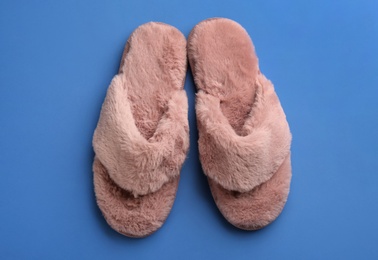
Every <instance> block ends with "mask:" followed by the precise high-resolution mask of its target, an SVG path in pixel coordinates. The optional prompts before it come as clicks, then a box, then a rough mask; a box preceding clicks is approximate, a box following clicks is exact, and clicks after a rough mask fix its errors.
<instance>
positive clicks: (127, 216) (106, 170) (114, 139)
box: [93, 22, 189, 237]
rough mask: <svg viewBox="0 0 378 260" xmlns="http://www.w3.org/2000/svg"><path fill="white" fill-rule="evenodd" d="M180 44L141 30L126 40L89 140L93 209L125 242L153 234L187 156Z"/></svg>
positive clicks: (166, 32) (148, 28) (154, 29)
mask: <svg viewBox="0 0 378 260" xmlns="http://www.w3.org/2000/svg"><path fill="white" fill-rule="evenodd" d="M186 64H187V62H186V40H185V38H184V36H183V35H182V34H181V33H180V32H179V31H178V30H177V29H175V28H174V27H172V26H169V25H165V24H162V23H152V22H151V23H147V24H144V25H142V26H140V27H139V28H137V29H136V30H135V31H134V32H133V34H132V35H131V37H130V38H129V40H128V43H127V45H126V47H125V51H124V55H123V57H122V62H121V66H120V70H119V74H118V75H116V76H115V77H114V78H113V80H112V82H111V84H110V86H109V89H108V92H107V95H106V98H105V101H104V104H103V106H102V109H101V115H100V119H99V122H98V125H97V128H96V130H95V133H94V136H93V147H94V150H95V153H96V158H95V161H94V165H93V170H94V183H95V192H96V198H97V203H98V205H99V207H100V209H101V210H102V212H103V215H104V217H105V218H106V220H107V222H108V223H109V225H110V226H111V227H113V229H115V230H116V231H118V232H120V233H122V234H125V235H127V236H131V237H143V236H146V235H149V234H151V233H153V232H154V231H156V230H157V229H158V228H159V227H160V226H161V225H162V224H163V223H164V221H165V219H166V217H167V216H168V214H169V212H170V209H171V207H172V205H173V201H174V198H175V196H176V195H175V194H176V190H177V186H178V179H179V174H180V170H181V166H182V164H183V162H184V160H185V158H186V154H187V151H188V148H189V127H188V119H187V115H188V104H187V97H186V93H185V91H184V90H183V85H184V79H185V73H186V67H187V65H186Z"/></svg>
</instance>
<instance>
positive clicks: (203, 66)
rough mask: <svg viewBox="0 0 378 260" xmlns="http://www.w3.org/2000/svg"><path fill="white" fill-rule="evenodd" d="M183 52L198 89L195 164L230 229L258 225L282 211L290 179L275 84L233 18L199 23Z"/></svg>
mask: <svg viewBox="0 0 378 260" xmlns="http://www.w3.org/2000/svg"><path fill="white" fill-rule="evenodd" d="M188 55H189V61H190V64H191V68H192V71H193V74H194V79H195V83H196V86H197V88H198V93H197V98H196V113H197V122H198V128H199V141H198V142H199V151H200V159H201V164H202V168H203V170H204V173H205V174H206V175H207V177H208V180H209V183H210V188H211V190H212V193H213V196H214V199H215V202H216V204H217V205H218V208H219V209H220V211H221V212H222V214H223V215H224V216H225V218H226V219H227V220H228V221H229V222H230V223H232V224H233V225H235V226H237V227H239V228H242V229H248V230H249V229H258V228H261V227H264V226H266V225H267V224H269V223H270V222H272V221H273V220H274V219H275V218H276V217H277V216H278V215H279V213H280V212H281V210H282V208H283V206H284V204H285V202H286V199H287V195H288V192H289V187H290V179H291V168H290V144H291V133H290V130H289V126H288V123H287V121H286V116H285V113H284V111H283V109H282V107H281V104H280V102H279V99H278V97H277V95H276V93H275V91H274V87H273V85H272V83H271V82H270V81H269V80H267V79H266V78H265V76H264V75H263V74H262V73H261V72H260V70H259V68H258V59H257V56H256V54H255V51H254V46H253V44H252V41H251V39H250V37H249V36H248V33H247V32H246V31H245V30H244V28H243V27H241V26H240V25H239V24H237V23H236V22H234V21H231V20H228V19H219V18H218V19H209V20H206V21H203V22H201V23H199V24H198V25H197V26H196V27H195V28H194V29H193V31H192V32H191V35H190V37H189V41H188Z"/></svg>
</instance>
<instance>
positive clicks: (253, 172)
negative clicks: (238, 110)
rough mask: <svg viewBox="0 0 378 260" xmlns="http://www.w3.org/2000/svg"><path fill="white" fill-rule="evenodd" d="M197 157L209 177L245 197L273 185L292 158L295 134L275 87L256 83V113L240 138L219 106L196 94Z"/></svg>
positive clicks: (259, 80)
mask: <svg viewBox="0 0 378 260" xmlns="http://www.w3.org/2000/svg"><path fill="white" fill-rule="evenodd" d="M196 102H197V104H196V110H197V116H198V118H197V120H198V125H199V128H200V131H199V134H200V137H199V151H200V155H201V163H202V167H203V169H204V172H205V174H206V175H207V176H208V177H209V178H211V179H212V180H214V181H215V182H217V183H218V184H219V185H221V186H222V187H223V188H225V189H228V190H234V191H238V192H247V191H250V190H252V189H253V188H255V187H256V186H258V185H259V184H261V183H263V182H266V181H267V180H269V179H270V178H271V177H272V175H273V174H274V173H275V172H276V171H277V169H278V167H279V166H280V165H281V164H282V162H283V161H284V159H285V158H286V156H287V155H288V154H289V150H290V143H291V134H290V130H289V126H288V123H287V121H286V116H285V114H284V112H283V110H282V107H281V104H280V102H279V100H278V97H277V95H276V93H275V91H274V87H273V85H272V83H271V82H270V81H269V80H267V79H266V78H265V77H264V76H263V75H262V74H259V75H258V78H257V81H256V95H255V100H254V103H253V105H252V109H251V111H250V113H249V116H248V118H247V119H246V121H245V124H244V125H243V129H242V130H243V133H244V134H245V135H243V136H242V135H237V134H236V133H235V131H234V129H233V128H232V126H231V125H230V124H229V122H228V120H227V118H226V117H225V116H224V115H223V114H222V111H221V109H220V100H219V99H218V98H217V97H214V96H212V95H209V94H207V93H205V92H203V91H199V92H198V94H197V101H196Z"/></svg>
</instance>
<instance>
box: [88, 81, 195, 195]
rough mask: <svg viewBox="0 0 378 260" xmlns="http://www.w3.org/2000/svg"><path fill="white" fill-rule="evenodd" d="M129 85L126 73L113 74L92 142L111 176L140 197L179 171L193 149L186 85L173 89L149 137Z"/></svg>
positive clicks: (157, 187)
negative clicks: (139, 121)
mask: <svg viewBox="0 0 378 260" xmlns="http://www.w3.org/2000/svg"><path fill="white" fill-rule="evenodd" d="M127 86H128V82H127V79H125V77H124V76H123V75H122V74H119V75H117V76H115V77H114V78H113V80H112V82H111V84H110V86H109V89H108V92H107V95H106V98H105V101H104V104H103V106H102V109H101V114H100V119H99V122H98V125H97V128H96V130H95V133H94V138H93V147H94V150H95V153H96V157H97V159H99V161H100V162H101V163H102V164H103V165H104V167H105V168H106V170H107V172H108V174H109V176H110V178H111V179H112V180H113V181H114V182H115V183H116V184H117V185H118V186H119V187H121V188H123V189H125V190H127V191H129V192H131V193H132V194H133V195H134V196H135V197H137V196H140V195H146V194H148V193H151V192H155V191H157V190H159V189H160V188H161V187H162V186H163V185H164V184H165V183H167V182H168V181H170V180H171V179H172V178H175V177H178V176H179V174H180V169H181V166H182V164H183V162H184V160H185V157H186V153H187V150H188V148H189V127H188V119H187V115H188V103H187V97H186V93H185V91H184V90H183V89H181V90H176V91H174V92H173V93H172V96H171V97H170V99H169V101H168V103H167V106H166V109H165V112H164V114H163V116H162V118H161V119H160V121H159V122H158V125H157V128H156V131H155V133H154V134H153V136H152V137H151V138H149V139H148V140H147V139H146V138H144V137H143V136H142V135H141V133H140V132H139V130H138V128H137V126H136V125H135V119H134V117H133V114H132V110H131V106H130V101H129V99H128V94H127Z"/></svg>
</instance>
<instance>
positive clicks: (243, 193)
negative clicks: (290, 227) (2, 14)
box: [93, 18, 291, 237]
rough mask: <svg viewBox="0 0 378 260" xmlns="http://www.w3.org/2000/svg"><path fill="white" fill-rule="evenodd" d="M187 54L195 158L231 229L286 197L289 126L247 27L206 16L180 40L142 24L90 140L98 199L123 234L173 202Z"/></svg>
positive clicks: (268, 217) (156, 219) (184, 144)
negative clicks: (196, 148)
mask: <svg viewBox="0 0 378 260" xmlns="http://www.w3.org/2000/svg"><path fill="white" fill-rule="evenodd" d="M187 56H188V59H189V63H190V67H191V69H192V72H193V75H194V80H195V85H196V87H197V96H196V115H197V122H198V130H199V141H198V144H199V152H200V161H201V164H202V168H203V171H204V173H205V174H206V176H207V177H208V182H209V186H210V189H211V193H212V195H213V197H214V200H215V203H216V205H217V206H218V208H219V210H220V212H221V213H222V214H223V216H224V217H225V218H226V219H227V220H228V221H229V222H230V223H231V224H233V225H234V226H236V227H238V228H241V229H246V230H256V229H260V228H262V227H264V226H266V225H268V224H269V223H271V222H272V221H273V220H274V219H276V217H277V216H278V215H279V214H280V212H281V211H282V209H283V207H284V204H285V202H286V199H287V196H288V193H289V188H290V180H291V162H290V143H291V134H290V130H289V126H288V123H287V121H286V117H285V114H284V111H283V110H282V107H281V105H280V102H279V99H278V97H277V95H276V93H275V91H274V87H273V85H272V83H271V82H270V81H269V80H267V79H266V78H265V77H264V75H263V74H262V73H261V72H260V70H259V67H258V59H257V57H256V54H255V51H254V46H253V44H252V41H251V39H250V37H249V36H248V33H247V32H246V31H245V29H244V28H243V27H241V26H240V25H239V24H238V23H236V22H234V21H232V20H229V19H224V18H214V19H208V20H205V21H203V22H201V23H199V24H198V25H196V26H195V28H194V29H193V30H192V32H191V33H190V36H189V39H188V43H187V42H186V39H185V37H184V36H183V35H182V33H181V32H179V31H178V30H177V29H176V28H174V27H172V26H170V25H166V24H163V23H155V22H151V23H147V24H144V25H142V26H140V27H139V28H137V29H136V30H135V31H134V32H133V33H132V35H131V36H130V38H129V40H128V41H127V44H126V47H125V50H124V53H123V56H122V61H121V65H120V68H119V73H118V74H117V75H116V76H115V77H114V78H113V80H112V82H111V84H110V86H109V89H108V91H107V95H106V98H105V101H104V104H103V106H102V110H101V115H100V119H99V122H98V125H97V128H96V130H95V133H94V137H93V147H94V150H95V154H96V155H95V159H94V164H93V171H94V186H95V193H96V199H97V204H98V206H99V207H100V209H101V211H102V213H103V215H104V217H105V219H106V221H107V222H108V224H109V225H110V226H111V227H112V228H113V229H114V230H116V231H118V232H119V233H121V234H124V235H126V236H129V237H145V236H148V235H150V234H152V233H153V232H155V231H156V230H157V229H159V228H160V227H161V226H162V225H163V223H164V221H165V220H166V218H167V216H168V214H169V212H170V210H171V208H172V205H173V202H174V200H175V196H176V191H177V188H178V182H179V178H180V170H181V167H182V164H183V163H184V161H185V158H186V155H187V151H188V148H189V126H188V118H187V117H188V102H187V96H186V93H185V91H184V79H185V75H186V69H187Z"/></svg>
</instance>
